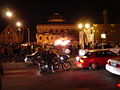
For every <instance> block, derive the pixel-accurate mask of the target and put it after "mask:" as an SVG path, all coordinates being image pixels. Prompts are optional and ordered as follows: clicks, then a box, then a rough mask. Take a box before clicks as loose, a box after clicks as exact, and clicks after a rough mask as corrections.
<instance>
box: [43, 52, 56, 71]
mask: <svg viewBox="0 0 120 90" xmlns="http://www.w3.org/2000/svg"><path fill="white" fill-rule="evenodd" d="M41 57H42V60H43V61H44V63H46V65H48V68H49V69H50V70H51V71H52V73H55V70H54V65H53V62H54V61H55V60H56V57H57V55H56V54H55V53H53V52H52V51H51V50H48V51H45V50H44V51H42V55H41Z"/></svg>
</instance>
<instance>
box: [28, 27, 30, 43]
mask: <svg viewBox="0 0 120 90" xmlns="http://www.w3.org/2000/svg"><path fill="white" fill-rule="evenodd" d="M27 31H28V44H30V29H29V28H28V27H27Z"/></svg>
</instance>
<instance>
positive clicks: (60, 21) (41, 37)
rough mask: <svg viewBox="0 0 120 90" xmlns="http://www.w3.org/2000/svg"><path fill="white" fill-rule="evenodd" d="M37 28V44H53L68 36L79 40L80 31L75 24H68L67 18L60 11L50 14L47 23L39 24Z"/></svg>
mask: <svg viewBox="0 0 120 90" xmlns="http://www.w3.org/2000/svg"><path fill="white" fill-rule="evenodd" d="M36 28H37V34H36V39H37V44H53V43H54V41H55V40H57V39H59V38H60V37H68V38H69V39H70V40H71V41H74V42H77V40H76V38H78V35H77V34H78V32H77V31H76V30H75V29H76V27H75V25H73V24H66V20H65V19H64V17H63V16H61V15H60V14H59V13H54V15H52V16H50V17H49V19H48V22H47V24H39V25H37V26H36Z"/></svg>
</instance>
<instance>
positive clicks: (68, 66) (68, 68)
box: [62, 61, 72, 71]
mask: <svg viewBox="0 0 120 90" xmlns="http://www.w3.org/2000/svg"><path fill="white" fill-rule="evenodd" d="M71 67H72V65H71V63H70V62H69V61H65V62H64V63H62V68H63V70H64V71H68V70H70V69H71Z"/></svg>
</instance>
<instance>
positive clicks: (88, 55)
mask: <svg viewBox="0 0 120 90" xmlns="http://www.w3.org/2000/svg"><path fill="white" fill-rule="evenodd" d="M93 54H94V52H87V53H86V54H85V56H87V57H92V56H93Z"/></svg>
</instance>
